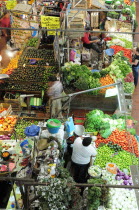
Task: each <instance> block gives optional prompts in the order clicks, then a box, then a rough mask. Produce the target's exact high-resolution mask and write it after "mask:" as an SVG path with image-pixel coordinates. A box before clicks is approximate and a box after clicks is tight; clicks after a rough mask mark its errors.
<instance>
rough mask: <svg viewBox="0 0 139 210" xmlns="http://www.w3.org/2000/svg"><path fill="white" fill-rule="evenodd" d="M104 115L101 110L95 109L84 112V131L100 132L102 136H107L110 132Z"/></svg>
mask: <svg viewBox="0 0 139 210" xmlns="http://www.w3.org/2000/svg"><path fill="white" fill-rule="evenodd" d="M105 117H107V115H105V114H104V113H103V111H101V110H98V109H95V110H93V111H90V112H89V113H87V114H86V121H85V130H86V132H98V131H100V132H101V135H102V136H103V138H107V137H108V136H109V135H110V134H111V131H110V123H109V122H104V119H105Z"/></svg>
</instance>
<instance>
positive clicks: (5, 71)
mask: <svg viewBox="0 0 139 210" xmlns="http://www.w3.org/2000/svg"><path fill="white" fill-rule="evenodd" d="M21 54H22V52H21V51H20V52H18V53H17V55H16V56H15V57H14V58H12V59H11V60H10V63H9V64H8V66H7V67H6V68H4V69H2V74H12V72H13V70H14V69H15V68H17V66H18V60H19V58H20V55H21Z"/></svg>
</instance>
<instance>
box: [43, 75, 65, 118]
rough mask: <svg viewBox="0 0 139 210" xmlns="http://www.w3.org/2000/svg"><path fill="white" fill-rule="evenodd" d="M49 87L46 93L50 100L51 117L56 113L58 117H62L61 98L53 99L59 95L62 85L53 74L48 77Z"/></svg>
mask: <svg viewBox="0 0 139 210" xmlns="http://www.w3.org/2000/svg"><path fill="white" fill-rule="evenodd" d="M49 80H50V82H49V88H48V91H47V95H48V96H49V98H50V100H51V102H52V103H51V114H52V117H56V114H58V118H63V116H62V111H60V110H61V108H62V104H61V99H55V100H53V99H54V98H57V97H60V96H61V94H62V91H63V85H62V83H61V82H60V81H58V80H57V78H56V77H55V76H52V77H50V78H49Z"/></svg>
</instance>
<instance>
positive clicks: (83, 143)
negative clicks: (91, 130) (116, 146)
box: [71, 137, 97, 183]
mask: <svg viewBox="0 0 139 210" xmlns="http://www.w3.org/2000/svg"><path fill="white" fill-rule="evenodd" d="M91 142H92V138H91V137H85V138H83V139H82V138H81V137H78V138H76V139H75V141H74V143H73V152H72V156H71V160H72V165H71V167H73V171H74V172H73V177H74V180H75V182H77V183H86V182H87V171H88V168H89V165H90V158H91V156H93V157H95V156H96V155H97V151H96V148H95V147H94V146H93V145H92V144H91Z"/></svg>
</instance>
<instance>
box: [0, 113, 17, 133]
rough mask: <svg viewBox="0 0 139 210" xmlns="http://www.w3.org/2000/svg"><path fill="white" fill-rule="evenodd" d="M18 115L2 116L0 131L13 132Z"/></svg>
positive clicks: (0, 118)
mask: <svg viewBox="0 0 139 210" xmlns="http://www.w3.org/2000/svg"><path fill="white" fill-rule="evenodd" d="M16 121H17V116H14V115H8V116H7V117H0V133H1V134H4V133H3V132H5V131H6V132H7V133H8V132H9V133H10V132H12V131H13V128H14V126H15V124H16Z"/></svg>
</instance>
